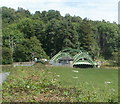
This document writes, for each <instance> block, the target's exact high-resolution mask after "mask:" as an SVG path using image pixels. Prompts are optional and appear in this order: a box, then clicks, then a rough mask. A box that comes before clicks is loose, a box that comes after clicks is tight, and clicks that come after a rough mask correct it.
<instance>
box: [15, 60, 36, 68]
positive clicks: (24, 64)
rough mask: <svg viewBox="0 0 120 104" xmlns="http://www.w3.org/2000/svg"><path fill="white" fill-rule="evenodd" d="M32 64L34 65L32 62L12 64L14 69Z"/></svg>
mask: <svg viewBox="0 0 120 104" xmlns="http://www.w3.org/2000/svg"><path fill="white" fill-rule="evenodd" d="M34 64H35V62H34V61H32V62H15V63H13V66H14V67H15V66H32V65H34Z"/></svg>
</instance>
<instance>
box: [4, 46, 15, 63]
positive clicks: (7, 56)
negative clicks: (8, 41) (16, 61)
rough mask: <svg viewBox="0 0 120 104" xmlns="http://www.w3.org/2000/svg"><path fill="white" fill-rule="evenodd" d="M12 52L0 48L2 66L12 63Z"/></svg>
mask: <svg viewBox="0 0 120 104" xmlns="http://www.w3.org/2000/svg"><path fill="white" fill-rule="evenodd" d="M12 58H13V57H12V50H11V49H10V48H8V47H3V48H2V64H11V63H12Z"/></svg>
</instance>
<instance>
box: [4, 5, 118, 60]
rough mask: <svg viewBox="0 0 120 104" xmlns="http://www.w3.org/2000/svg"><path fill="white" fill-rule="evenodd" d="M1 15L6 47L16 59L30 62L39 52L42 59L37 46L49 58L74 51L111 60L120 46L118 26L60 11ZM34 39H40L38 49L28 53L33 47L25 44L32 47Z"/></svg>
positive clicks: (11, 11) (5, 8)
mask: <svg viewBox="0 0 120 104" xmlns="http://www.w3.org/2000/svg"><path fill="white" fill-rule="evenodd" d="M2 12H3V13H2V17H3V29H2V30H3V46H4V47H8V48H10V49H13V54H14V55H13V56H14V60H19V61H28V60H30V59H31V56H30V55H31V52H32V51H36V52H35V53H37V55H36V57H39V58H40V57H42V56H41V55H42V54H41V55H38V50H39V49H38V47H41V48H40V49H41V51H42V50H44V51H45V53H46V54H47V55H48V56H49V57H52V56H54V55H55V54H56V53H58V52H59V51H60V50H62V49H65V48H75V49H83V50H86V51H88V52H89V54H91V55H92V57H94V58H99V57H103V58H104V59H111V58H112V57H113V53H114V52H118V48H119V47H120V45H119V34H120V26H119V25H117V24H115V23H110V22H105V21H92V20H88V19H87V18H85V19H82V18H81V17H79V16H71V15H70V14H66V15H65V16H64V17H63V16H61V14H60V12H59V11H57V10H49V11H42V12H40V11H36V12H35V13H34V14H32V15H31V13H30V12H29V11H28V10H25V9H23V8H18V10H14V9H12V8H7V7H2ZM34 36H36V38H37V39H38V40H39V42H36V43H35V44H36V45H35V44H34V46H36V47H37V49H36V50H35V49H33V50H29V49H32V48H31V46H29V45H26V44H32V43H31V42H30V41H29V40H30V38H32V37H34ZM25 40H28V42H26V41H25ZM24 41H25V45H24ZM38 43H39V44H40V46H39V45H38ZM19 47H20V48H19ZM28 47H29V48H28ZM18 48H19V49H18ZM42 48H43V49H42ZM16 52H21V53H20V54H21V55H20V56H21V57H22V56H23V57H22V58H20V57H19V58H20V59H19V58H18V57H17V56H18V53H16ZM43 57H44V56H43Z"/></svg>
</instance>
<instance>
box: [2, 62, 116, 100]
mask: <svg viewBox="0 0 120 104" xmlns="http://www.w3.org/2000/svg"><path fill="white" fill-rule="evenodd" d="M117 73H118V70H114V69H109V70H108V69H76V68H68V67H53V66H44V65H42V64H37V65H34V66H31V67H30V66H29V67H14V68H12V69H11V73H10V75H9V76H8V77H7V80H6V81H5V82H4V83H3V86H2V87H3V93H2V95H3V102H117V101H118V99H117V98H118V93H117V92H118V91H117V88H118V85H117V84H118V82H117V81H118V80H117Z"/></svg>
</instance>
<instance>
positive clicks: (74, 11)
mask: <svg viewBox="0 0 120 104" xmlns="http://www.w3.org/2000/svg"><path fill="white" fill-rule="evenodd" d="M118 1H120V0H0V6H7V7H11V8H14V9H17V8H18V7H22V8H24V9H28V10H29V11H30V12H31V13H34V12H35V11H43V10H50V9H54V10H58V11H60V13H61V15H63V16H64V15H65V14H66V13H69V14H70V15H72V16H74V15H75V16H80V17H82V18H85V17H87V18H88V19H92V20H102V19H104V20H106V21H110V22H113V21H115V22H117V23H118Z"/></svg>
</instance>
